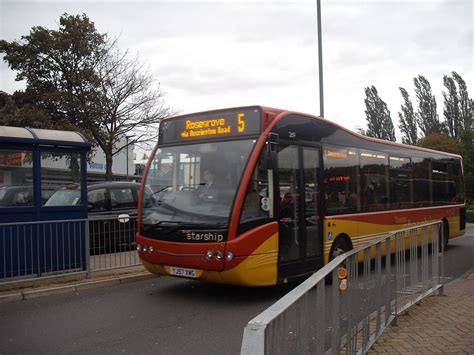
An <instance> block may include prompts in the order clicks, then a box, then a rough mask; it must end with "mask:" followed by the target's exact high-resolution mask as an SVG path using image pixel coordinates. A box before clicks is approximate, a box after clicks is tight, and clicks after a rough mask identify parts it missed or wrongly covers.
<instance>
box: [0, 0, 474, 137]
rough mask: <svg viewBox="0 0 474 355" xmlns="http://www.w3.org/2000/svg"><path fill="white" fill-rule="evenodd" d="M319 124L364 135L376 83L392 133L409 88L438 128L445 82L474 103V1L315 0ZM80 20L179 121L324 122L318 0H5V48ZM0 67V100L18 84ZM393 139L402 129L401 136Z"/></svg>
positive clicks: (0, 24) (0, 8) (0, 5)
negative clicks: (194, 115)
mask: <svg viewBox="0 0 474 355" xmlns="http://www.w3.org/2000/svg"><path fill="white" fill-rule="evenodd" d="M321 3H322V27H323V65H324V98H325V101H324V102H325V117H326V118H328V119H330V120H332V121H335V122H337V123H339V124H341V125H343V126H345V127H347V128H349V129H352V130H354V129H355V128H356V127H357V126H359V127H364V128H365V127H366V120H365V113H364V109H365V105H364V98H365V94H364V87H365V86H369V85H375V87H376V88H377V89H378V91H379V94H380V96H381V97H382V99H383V100H384V101H385V102H386V103H387V105H388V108H389V110H390V111H391V114H392V120H393V121H394V125H395V126H396V127H397V126H398V111H399V110H400V105H401V103H402V99H401V95H400V92H399V89H398V88H399V87H400V86H402V87H405V88H406V89H407V90H408V92H409V94H410V95H411V97H412V101H413V103H414V105H415V107H417V104H416V100H415V97H414V90H413V88H414V86H413V78H414V77H415V76H417V75H418V74H421V75H424V76H425V77H426V78H427V79H428V80H429V81H430V83H431V85H432V88H433V92H434V94H435V96H436V99H437V103H438V111H439V114H440V118H442V108H443V97H442V93H441V92H442V91H443V90H444V87H443V81H442V78H443V75H444V74H450V73H451V71H456V72H458V73H459V74H460V75H461V76H462V77H463V78H464V80H465V81H466V82H467V85H468V90H469V93H470V96H471V97H473V96H474V74H473V62H474V61H473V48H474V47H473V12H474V5H473V4H474V1H473V0H449V1H436V0H431V1H425V0H419V1H385V0H378V1H358V0H353V1H351V0H345V1H342V0H339V1H335V0H334V1H330V0H321ZM64 12H67V13H69V14H80V13H86V14H87V15H88V16H89V17H90V18H91V19H92V21H94V22H95V24H96V27H97V29H98V31H99V32H102V33H104V32H107V33H108V34H109V35H111V36H112V37H116V36H120V39H119V46H120V48H121V49H124V50H125V49H130V51H131V52H132V53H138V55H139V57H140V58H141V59H142V60H143V61H146V62H147V63H148V65H149V67H150V71H151V72H152V74H153V76H154V77H155V78H156V80H157V81H158V82H159V83H161V87H162V89H163V90H164V92H165V93H166V99H167V102H168V103H169V104H170V105H172V106H174V107H176V108H179V109H180V110H182V112H183V113H190V112H196V111H203V110H210V109H217V108H224V107H235V106H247V105H264V106H270V107H277V108H283V109H288V110H295V111H300V112H306V113H310V114H315V115H318V114H319V92H318V61H317V32H316V31H317V22H316V0H293V1H263V0H256V1H159V0H156V1H104V0H102V1H66V0H63V1H59V0H57V1H18V0H15V1H9V0H0V38H1V39H6V40H13V39H19V38H20V37H21V36H22V35H25V34H27V33H28V32H29V30H30V28H31V27H32V26H36V25H41V26H45V27H47V28H55V29H56V28H57V26H58V21H59V17H60V16H61V14H63V13H64ZM14 78H15V75H14V72H12V71H11V70H10V69H9V68H8V66H7V65H6V64H5V63H4V62H1V64H0V90H3V91H6V92H9V93H11V92H13V91H14V90H17V89H22V88H23V87H24V84H22V83H18V82H15V81H14ZM397 129H398V127H397Z"/></svg>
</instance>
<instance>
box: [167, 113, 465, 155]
mask: <svg viewBox="0 0 474 355" xmlns="http://www.w3.org/2000/svg"><path fill="white" fill-rule="evenodd" d="M251 109H258V110H260V111H261V114H262V115H261V116H262V117H261V119H262V125H261V132H262V133H265V132H266V133H269V132H270V130H271V128H273V127H274V125H275V124H276V123H277V122H278V121H279V120H281V119H282V118H283V117H286V116H288V115H299V116H304V117H309V118H313V119H316V120H319V121H321V122H325V123H326V124H328V125H332V126H334V127H336V128H338V129H340V130H343V131H345V132H346V133H349V134H351V135H353V136H354V137H356V138H358V139H362V140H365V141H368V142H373V143H379V144H385V145H392V146H395V147H401V148H405V149H414V150H419V151H423V152H427V153H432V154H441V155H445V156H450V157H456V158H462V157H461V156H460V155H458V154H454V153H448V152H443V151H438V150H434V149H429V148H423V147H419V146H413V145H408V144H402V143H397V142H392V141H387V140H383V139H378V138H372V137H368V136H364V135H362V134H359V133H357V132H354V131H352V130H350V129H348V128H346V127H344V126H342V125H340V124H338V123H336V122H333V121H331V120H328V119H326V118H324V117H320V116H316V115H311V114H308V113H303V112H298V111H291V110H284V109H279V108H274V107H268V106H260V105H251V106H241V107H230V108H222V109H215V110H209V111H201V112H193V113H189V114H184V115H178V116H173V117H169V118H166V119H165V120H163V122H167V121H169V120H177V119H183V118H185V117H191V116H205V115H214V114H219V113H222V112H227V111H243V110H251Z"/></svg>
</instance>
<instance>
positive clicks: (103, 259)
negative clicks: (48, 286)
mask: <svg viewBox="0 0 474 355" xmlns="http://www.w3.org/2000/svg"><path fill="white" fill-rule="evenodd" d="M135 233H136V216H132V217H131V216H128V215H120V216H119V217H117V216H115V217H112V216H100V217H97V216H94V217H90V218H89V219H76V220H59V221H37V222H21V223H1V224H0V285H2V284H6V283H19V282H24V281H29V280H33V279H34V280H38V278H45V277H49V278H50V277H58V276H63V275H72V274H86V277H89V276H90V274H91V273H92V272H95V271H103V270H110V269H116V268H123V267H128V266H135V265H141V263H140V259H139V257H138V254H137V252H136V250H135Z"/></svg>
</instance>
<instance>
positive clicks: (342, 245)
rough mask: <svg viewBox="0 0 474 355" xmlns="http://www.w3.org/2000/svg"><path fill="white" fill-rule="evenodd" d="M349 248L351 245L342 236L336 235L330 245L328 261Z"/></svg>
mask: <svg viewBox="0 0 474 355" xmlns="http://www.w3.org/2000/svg"><path fill="white" fill-rule="evenodd" d="M349 250H351V247H350V245H349V243H348V242H347V240H346V239H345V238H344V237H338V238H336V240H335V241H334V243H333V244H332V246H331V252H330V254H329V261H331V260H332V259H334V258H335V257H337V256H339V255H342V254H344V253H346V252H348V251H349Z"/></svg>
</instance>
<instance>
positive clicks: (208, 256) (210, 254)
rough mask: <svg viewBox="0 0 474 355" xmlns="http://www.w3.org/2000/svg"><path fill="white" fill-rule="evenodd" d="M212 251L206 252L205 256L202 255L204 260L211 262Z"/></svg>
mask: <svg viewBox="0 0 474 355" xmlns="http://www.w3.org/2000/svg"><path fill="white" fill-rule="evenodd" d="M212 255H213V254H212V251H210V250H209V251H207V252H206V254H204V257H205V258H206V260H211V259H212Z"/></svg>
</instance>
